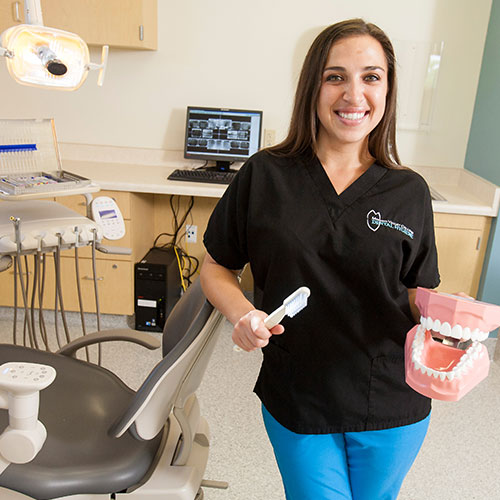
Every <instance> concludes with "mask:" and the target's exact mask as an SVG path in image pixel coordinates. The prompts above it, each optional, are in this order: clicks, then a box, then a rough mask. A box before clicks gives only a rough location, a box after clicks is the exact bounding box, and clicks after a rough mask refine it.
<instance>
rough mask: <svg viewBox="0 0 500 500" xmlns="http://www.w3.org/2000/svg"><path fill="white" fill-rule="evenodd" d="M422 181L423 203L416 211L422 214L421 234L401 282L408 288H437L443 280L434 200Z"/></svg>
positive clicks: (403, 271) (417, 205)
mask: <svg viewBox="0 0 500 500" xmlns="http://www.w3.org/2000/svg"><path fill="white" fill-rule="evenodd" d="M420 180H421V183H420V184H421V187H423V196H422V197H421V200H422V201H421V202H420V203H418V204H416V207H415V210H418V211H419V213H420V221H421V225H420V231H419V233H420V234H419V235H418V242H416V243H417V244H416V245H415V247H414V248H413V249H412V251H411V252H409V255H408V259H407V261H406V262H405V265H404V266H403V269H402V273H401V281H402V283H403V284H404V285H405V286H406V287H407V288H417V287H418V286H421V287H424V288H436V287H437V286H438V285H439V283H440V281H441V279H440V277H439V270H438V260H437V250H436V238H435V233H434V215H433V211H432V199H431V195H430V191H429V188H428V186H427V184H426V183H425V181H424V180H423V179H422V178H420ZM419 191H420V190H419Z"/></svg>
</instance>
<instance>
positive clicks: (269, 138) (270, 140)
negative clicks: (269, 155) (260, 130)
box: [264, 128, 276, 148]
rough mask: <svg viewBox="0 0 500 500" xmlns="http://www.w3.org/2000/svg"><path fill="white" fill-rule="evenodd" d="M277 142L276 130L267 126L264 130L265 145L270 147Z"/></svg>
mask: <svg viewBox="0 0 500 500" xmlns="http://www.w3.org/2000/svg"><path fill="white" fill-rule="evenodd" d="M275 144H276V130H273V129H271V128H266V130H264V147H265V148H269V147H271V146H274V145H275Z"/></svg>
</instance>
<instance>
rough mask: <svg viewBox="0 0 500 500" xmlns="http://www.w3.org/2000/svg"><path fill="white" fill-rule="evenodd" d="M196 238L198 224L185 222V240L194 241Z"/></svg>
mask: <svg viewBox="0 0 500 500" xmlns="http://www.w3.org/2000/svg"><path fill="white" fill-rule="evenodd" d="M197 239H198V226H194V225H192V224H186V241H187V242H188V243H196V240H197Z"/></svg>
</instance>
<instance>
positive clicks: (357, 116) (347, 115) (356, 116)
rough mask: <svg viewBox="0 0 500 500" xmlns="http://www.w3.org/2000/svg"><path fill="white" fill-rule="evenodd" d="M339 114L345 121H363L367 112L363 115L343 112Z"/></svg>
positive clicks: (362, 113)
mask: <svg viewBox="0 0 500 500" xmlns="http://www.w3.org/2000/svg"><path fill="white" fill-rule="evenodd" d="M337 114H338V115H339V116H340V118H343V119H344V120H352V121H356V120H361V118H363V116H365V112H364V111H363V112H361V113H343V112H342V111H338V112H337Z"/></svg>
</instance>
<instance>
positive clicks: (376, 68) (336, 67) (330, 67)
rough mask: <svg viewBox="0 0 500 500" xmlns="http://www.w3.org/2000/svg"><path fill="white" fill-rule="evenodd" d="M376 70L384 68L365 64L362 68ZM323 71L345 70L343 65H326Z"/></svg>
mask: <svg viewBox="0 0 500 500" xmlns="http://www.w3.org/2000/svg"><path fill="white" fill-rule="evenodd" d="M376 70H380V71H385V69H384V68H382V66H365V67H364V68H363V71H376ZM323 71H346V69H345V68H344V67H343V66H328V67H327V68H325V69H324V70H323Z"/></svg>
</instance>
